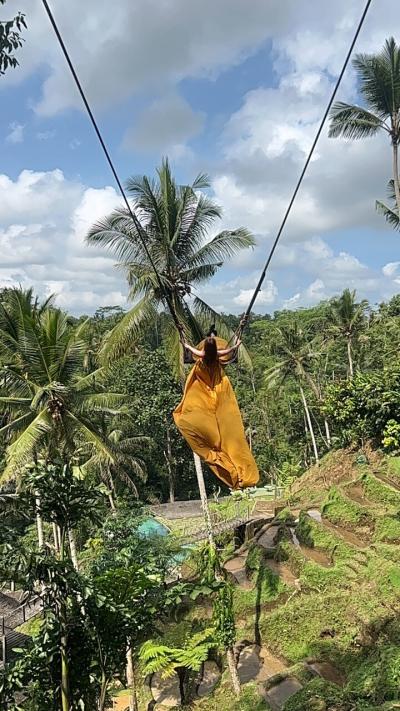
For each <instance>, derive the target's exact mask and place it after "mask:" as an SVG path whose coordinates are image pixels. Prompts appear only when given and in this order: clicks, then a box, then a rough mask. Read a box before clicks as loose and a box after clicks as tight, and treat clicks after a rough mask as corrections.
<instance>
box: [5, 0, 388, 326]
mask: <svg viewBox="0 0 400 711" xmlns="http://www.w3.org/2000/svg"><path fill="white" fill-rule="evenodd" d="M363 4H364V3H363V2H360V0H337V2H336V3H331V4H330V5H329V6H324V7H322V4H321V3H320V2H317V0H299V1H298V2H294V1H293V0H280V2H278V1H277V0H270V2H268V3H266V2H265V0H253V1H252V3H251V4H249V3H248V0H219V2H218V3H215V2H211V0H203V3H202V5H201V7H200V6H198V5H197V4H195V3H187V2H183V0H168V2H166V3H160V2H158V1H157V0H120V2H119V3H118V6H117V7H116V8H115V9H113V10H112V11H111V10H110V5H109V3H106V2H98V1H95V0H87V1H86V3H85V4H84V5H83V6H82V4H81V3H78V1H77V0H70V2H69V3H68V7H67V6H66V4H65V3H63V2H62V1H61V0H52V3H51V5H52V8H53V10H54V13H55V16H56V18H57V20H58V22H59V24H60V27H61V29H62V31H63V33H64V38H65V41H66V42H67V44H68V46H69V47H70V50H71V55H72V57H73V59H74V61H75V62H76V65H77V67H78V71H79V74H80V77H81V80H82V83H83V85H84V86H85V88H86V90H87V94H88V97H89V99H90V101H91V103H92V105H93V107H94V110H95V113H96V115H97V117H98V120H99V123H100V124H101V127H102V130H103V132H104V136H105V138H106V140H107V143H108V145H109V147H110V149H111V152H112V154H113V157H114V160H115V163H116V165H117V167H118V171H119V173H120V175H121V177H122V178H123V179H126V178H127V177H128V176H129V175H131V174H136V173H146V174H149V175H152V174H154V171H155V167H156V166H157V165H158V164H159V162H160V159H161V156H163V155H169V156H170V157H171V160H172V162H173V166H174V170H175V172H176V175H177V177H178V179H179V180H182V181H189V180H192V179H193V178H194V176H195V175H196V174H197V173H198V172H200V171H206V172H208V173H209V174H210V176H211V181H212V185H211V193H212V194H214V195H215V198H216V199H217V200H218V202H219V203H220V204H221V205H222V206H223V208H224V218H223V221H222V224H221V225H217V226H216V230H218V229H221V228H223V227H232V228H234V227H237V226H239V225H245V226H247V227H249V228H250V229H251V230H252V231H253V232H254V234H255V236H256V239H257V247H256V249H255V250H254V251H253V252H248V253H243V254H241V255H240V257H238V258H236V259H235V260H233V262H232V263H231V264H227V265H226V266H225V267H224V269H223V270H221V272H220V273H219V275H218V276H217V277H215V278H214V279H213V280H212V282H210V283H209V284H208V285H206V286H205V287H204V288H203V289H202V292H201V296H202V297H203V298H205V299H206V300H208V301H209V302H210V303H211V304H212V305H213V306H214V307H216V308H219V309H221V310H224V311H235V312H240V311H241V310H243V308H245V306H246V303H247V300H248V298H249V296H250V294H251V290H252V288H253V287H254V285H255V283H256V281H257V276H258V272H259V270H260V268H261V265H262V262H263V260H264V259H265V255H266V252H267V250H268V247H269V245H270V244H271V241H272V239H273V236H274V233H275V232H276V229H277V227H278V225H279V222H280V219H281V217H282V215H283V212H284V209H285V206H286V203H287V200H288V198H289V197H290V193H291V190H292V189H293V185H294V183H295V180H296V178H297V175H298V173H299V172H300V170H301V167H302V163H303V162H304V159H305V155H306V153H307V150H308V147H309V145H310V143H311V141H312V138H313V135H314V134H315V131H316V128H317V125H318V122H319V120H320V116H321V114H322V111H323V109H324V107H325V104H326V102H327V99H328V96H329V94H330V92H331V90H332V83H333V81H334V77H335V75H336V74H337V72H338V71H339V69H340V66H341V63H342V61H343V56H344V54H345V52H346V50H347V47H348V44H349V42H350V38H351V34H352V32H353V31H354V26H355V23H356V21H357V20H358V18H359V16H360V14H361V11H362V6H363ZM397 5H398V4H397V2H396V0H382V1H381V3H380V5H379V10H378V8H377V7H376V8H375V7H374V4H372V9H371V11H370V14H369V16H368V20H367V22H366V24H365V27H364V29H363V32H362V35H361V37H360V41H359V45H358V50H360V51H367V52H371V51H377V50H379V49H380V48H381V46H382V44H383V42H384V40H385V38H386V37H387V36H389V35H390V34H394V36H395V37H396V38H397V39H398V40H399V41H400V11H399V9H398V6H397ZM20 8H22V9H25V11H26V14H27V21H28V25H29V29H28V31H27V32H26V43H25V46H24V48H23V50H22V52H21V55H20V59H21V66H20V67H19V68H18V69H16V70H15V71H12V72H9V73H8V75H7V76H6V77H5V78H0V101H1V107H2V110H1V113H0V145H1V151H0V248H1V253H2V255H3V258H2V259H1V260H0V285H9V284H11V283H21V284H23V285H26V286H28V285H33V286H34V288H35V289H36V290H37V291H38V292H39V293H40V294H43V295H44V294H49V293H50V292H55V293H56V294H57V295H58V296H57V299H58V303H59V304H60V305H61V306H62V307H65V308H68V309H69V310H71V311H73V312H74V313H82V312H92V311H94V310H95V309H96V308H97V307H98V306H100V305H111V304H117V303H118V304H122V305H125V297H126V286H125V283H124V280H123V277H122V276H121V275H120V274H119V273H118V272H117V271H116V270H115V269H114V266H113V263H114V260H113V258H112V256H110V255H106V254H104V253H102V252H96V251H94V250H93V249H90V248H89V247H87V246H86V245H85V243H84V238H85V233H86V230H87V228H88V227H89V226H90V224H91V223H92V222H93V221H96V220H97V219H98V218H100V217H101V216H103V215H105V214H107V212H109V211H110V210H111V209H112V208H113V207H114V206H115V205H117V204H118V202H119V199H118V196H117V194H116V192H115V189H114V185H113V182H112V178H111V176H110V173H109V170H108V167H107V165H106V163H105V160H104V157H103V155H102V153H101V151H100V147H99V145H98V143H97V141H96V138H95V136H94V134H93V131H92V128H91V126H90V124H89V123H88V119H87V117H86V115H85V114H84V113H83V112H82V110H81V106H80V102H79V97H77V96H76V92H75V90H74V87H73V86H72V84H71V82H70V79H69V76H68V73H67V69H66V66H65V63H64V61H63V58H62V57H61V55H60V52H59V50H58V47H57V45H56V43H55V40H54V37H53V36H52V34H51V30H50V27H49V25H48V21H47V18H46V17H45V16H44V14H43V10H42V6H41V3H40V2H39V0H30V1H29V2H28V0H20V1H17V0H8V2H7V4H6V6H5V7H2V9H1V16H2V17H3V16H4V17H6V16H7V13H8V14H13V12H14V10H15V11H17V10H18V9H20ZM110 13H111V14H110ZM78 14H79V18H80V22H79V23H78V25H77V24H76V22H75V19H74V18H76V17H77V16H78ZM396 31H397V34H396ZM339 98H341V99H343V100H349V101H356V100H357V87H356V82H355V77H354V74H353V72H352V71H351V70H350V71H349V72H347V74H346V77H345V79H344V82H343V85H342V87H341V90H340V97H339ZM390 170H391V153H390V145H388V143H387V141H386V140H385V137H379V138H376V139H374V140H371V141H367V142H365V141H364V142H356V143H349V142H344V141H333V140H329V139H328V138H327V136H326V134H325V135H324V136H323V137H322V139H321V142H320V144H319V146H318V150H317V154H316V156H315V159H314V161H313V162H312V164H311V165H310V170H309V172H308V175H307V179H306V181H305V184H304V188H303V189H302V191H301V193H300V195H299V199H298V201H297V203H296V206H295V208H294V210H293V214H292V216H291V218H290V221H289V223H288V225H287V229H286V230H285V233H284V236H283V238H282V243H281V245H280V247H279V249H278V250H277V252H276V256H275V258H274V261H273V263H272V267H271V271H270V273H269V275H268V278H267V281H266V284H265V287H264V289H263V291H262V293H261V295H260V298H259V301H258V303H257V308H256V310H258V311H260V312H265V311H274V310H275V309H278V308H282V307H283V306H285V307H287V306H289V307H293V308H296V307H299V306H303V305H308V304H312V303H316V302H317V301H318V300H319V299H321V298H328V297H330V296H332V295H333V294H336V293H338V292H340V291H341V290H342V289H343V288H345V287H347V286H348V287H350V288H355V289H357V292H358V293H359V296H360V297H366V298H368V299H370V300H371V301H372V302H373V303H375V302H377V301H380V300H382V299H387V298H390V297H391V296H392V295H393V294H395V293H397V291H399V290H400V256H399V254H400V252H399V244H400V235H398V234H396V233H394V232H393V231H391V230H390V229H389V228H387V226H386V225H385V223H384V222H382V218H380V217H379V216H377V215H376V213H375V209H374V201H375V199H376V198H384V196H385V185H386V182H387V180H388V179H389V178H390V177H391V176H390Z"/></svg>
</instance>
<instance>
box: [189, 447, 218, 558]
mask: <svg viewBox="0 0 400 711" xmlns="http://www.w3.org/2000/svg"><path fill="white" fill-rule="evenodd" d="M193 459H194V466H195V469H196V476H197V484H198V487H199V493H200V501H201V508H202V509H203V515H204V521H205V524H206V528H207V532H208V541H209V543H210V546H214V545H215V543H214V535H213V528H212V521H211V514H210V509H209V506H208V499H207V492H206V486H205V484H204V476H203V467H202V466H201V459H200V457H199V455H198V454H195V453H194V452H193Z"/></svg>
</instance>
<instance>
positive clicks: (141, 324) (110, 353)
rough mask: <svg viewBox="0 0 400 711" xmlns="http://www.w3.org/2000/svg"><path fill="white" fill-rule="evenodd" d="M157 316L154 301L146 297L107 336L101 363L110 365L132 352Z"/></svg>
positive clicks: (101, 352) (101, 353) (101, 354)
mask: <svg viewBox="0 0 400 711" xmlns="http://www.w3.org/2000/svg"><path fill="white" fill-rule="evenodd" d="M156 315H157V310H156V306H155V303H154V299H150V298H148V297H147V296H144V297H143V299H141V300H140V301H139V302H138V303H137V304H135V306H133V307H132V308H131V309H130V310H129V311H128V312H127V313H126V314H125V316H124V317H123V318H122V319H121V321H120V322H119V323H118V324H117V325H116V326H115V327H114V328H113V329H112V331H110V332H109V333H108V334H107V336H106V338H105V341H104V343H103V345H102V347H101V349H100V353H99V359H100V362H101V363H102V364H104V365H106V364H109V363H111V362H112V361H114V360H116V359H117V358H119V357H120V356H122V355H125V354H126V353H128V352H129V351H130V350H132V347H133V344H134V343H135V342H137V341H138V340H139V339H140V337H141V336H142V334H143V331H144V329H145V328H146V326H149V325H150V324H151V323H152V322H154V321H155V318H156Z"/></svg>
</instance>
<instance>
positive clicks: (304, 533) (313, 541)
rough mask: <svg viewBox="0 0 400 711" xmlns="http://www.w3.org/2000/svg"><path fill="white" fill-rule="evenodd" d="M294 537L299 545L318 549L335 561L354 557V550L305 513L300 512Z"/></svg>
mask: <svg viewBox="0 0 400 711" xmlns="http://www.w3.org/2000/svg"><path fill="white" fill-rule="evenodd" d="M296 535H297V537H298V539H299V541H300V542H301V543H304V545H306V546H309V548H319V549H320V550H323V551H326V552H327V553H331V554H333V555H334V558H335V560H348V559H349V558H352V556H353V555H354V549H353V548H352V547H351V546H349V545H348V544H347V543H345V541H343V540H342V539H341V538H340V537H339V536H337V535H336V534H335V533H334V532H333V531H329V530H328V529H327V528H326V527H325V526H324V525H323V524H322V523H319V522H318V521H314V519H312V518H310V516H308V515H307V514H306V513H305V512H301V514H300V517H299V523H298V526H297V528H296Z"/></svg>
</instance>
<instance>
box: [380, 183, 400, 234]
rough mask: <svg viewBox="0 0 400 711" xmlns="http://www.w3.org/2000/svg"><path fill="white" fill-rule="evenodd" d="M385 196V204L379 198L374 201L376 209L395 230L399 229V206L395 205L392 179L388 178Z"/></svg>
mask: <svg viewBox="0 0 400 711" xmlns="http://www.w3.org/2000/svg"><path fill="white" fill-rule="evenodd" d="M387 196H388V199H389V204H386V203H384V202H382V201H381V200H377V201H376V203H375V205H376V209H377V211H378V212H379V213H380V214H381V215H383V216H384V218H385V220H386V222H388V223H389V225H392V227H393V228H394V229H395V230H400V217H399V208H398V207H397V203H396V195H395V192H394V180H389V183H388V188H387Z"/></svg>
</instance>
